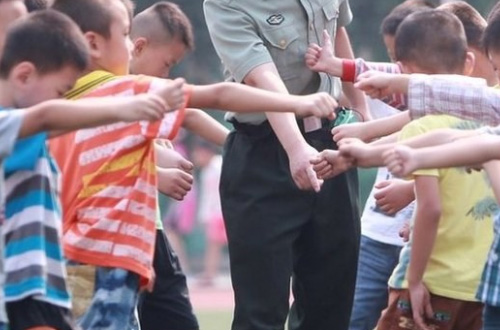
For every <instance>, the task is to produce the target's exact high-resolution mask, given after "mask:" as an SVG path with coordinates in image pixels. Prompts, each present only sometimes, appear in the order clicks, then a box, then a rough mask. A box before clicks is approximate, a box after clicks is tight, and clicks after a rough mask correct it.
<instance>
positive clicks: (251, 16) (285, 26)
mask: <svg viewBox="0 0 500 330" xmlns="http://www.w3.org/2000/svg"><path fill="white" fill-rule="evenodd" d="M204 9H205V17H206V21H207V25H208V28H209V31H210V36H211V38H212V42H213V44H214V46H215V49H216V51H217V53H218V55H219V57H220V58H221V60H222V62H223V64H224V67H225V74H226V77H227V78H228V80H233V81H236V82H242V81H243V79H244V78H245V76H246V75H247V74H248V73H249V72H250V71H251V70H252V69H254V68H255V67H257V66H259V65H262V64H265V63H269V62H274V64H275V65H276V67H277V69H278V72H279V74H280V76H281V79H282V80H283V82H284V83H285V85H286V87H287V88H288V91H289V92H290V93H291V94H299V95H304V94H311V93H314V92H317V91H326V92H329V93H330V94H331V95H333V96H334V97H338V96H339V94H340V90H341V87H340V81H339V79H337V78H333V77H331V76H329V75H327V74H324V73H321V74H318V73H315V72H313V71H311V70H309V69H308V68H307V66H306V64H305V59H304V56H305V53H306V51H307V48H308V46H309V44H310V43H317V44H320V42H321V36H322V32H323V30H324V29H326V30H327V31H328V32H329V33H330V35H332V37H335V33H336V30H337V27H338V26H345V25H347V24H348V23H349V22H350V21H351V19H352V13H351V10H350V7H349V2H348V0H205V3H204ZM256 111H265V109H256ZM230 116H235V118H236V119H237V120H238V121H239V122H244V123H253V124H259V123H261V122H263V121H264V120H265V119H266V117H265V114H264V113H262V112H261V113H256V114H231V115H230Z"/></svg>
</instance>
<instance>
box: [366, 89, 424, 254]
mask: <svg viewBox="0 0 500 330" xmlns="http://www.w3.org/2000/svg"><path fill="white" fill-rule="evenodd" d="M368 105H369V106H370V110H371V113H372V114H373V116H374V117H375V118H381V117H386V116H390V115H393V114H395V113H398V112H399V110H396V109H394V108H392V107H390V106H388V105H386V104H385V103H382V102H380V101H378V100H372V99H368ZM390 179H392V176H391V174H390V173H389V171H388V170H387V168H385V167H380V168H379V169H378V172H377V178H376V179H375V185H376V184H377V183H379V182H381V181H385V180H390ZM377 191H378V189H375V188H372V190H371V192H370V195H369V196H368V199H367V200H366V204H365V209H364V210H363V215H362V216H361V234H362V235H364V236H367V237H369V238H371V239H373V240H376V241H379V242H382V243H386V244H392V245H398V246H403V245H404V242H403V239H402V238H401V237H399V230H400V229H401V227H403V225H404V223H405V222H406V221H408V220H410V219H411V216H412V214H413V209H414V203H415V202H412V203H411V204H410V205H408V206H407V207H406V208H404V209H403V210H401V211H399V212H398V213H397V214H396V216H388V215H385V214H384V213H383V212H382V211H381V210H379V208H378V207H377V204H376V200H375V198H374V197H373V196H374V195H375V194H376V193H377Z"/></svg>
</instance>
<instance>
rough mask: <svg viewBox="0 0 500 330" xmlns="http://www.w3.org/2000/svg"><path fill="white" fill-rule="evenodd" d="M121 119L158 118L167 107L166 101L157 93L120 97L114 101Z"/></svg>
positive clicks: (130, 120) (128, 120)
mask: <svg viewBox="0 0 500 330" xmlns="http://www.w3.org/2000/svg"><path fill="white" fill-rule="evenodd" d="M114 105H115V107H116V108H117V114H118V117H119V118H120V120H121V121H125V122H134V121H139V120H149V121H154V120H159V119H161V118H163V116H164V114H165V111H166V109H167V104H166V102H165V101H164V100H163V99H161V98H160V97H158V96H157V95H148V94H141V95H137V96H131V97H122V98H119V99H117V101H116V102H114Z"/></svg>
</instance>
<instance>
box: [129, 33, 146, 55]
mask: <svg viewBox="0 0 500 330" xmlns="http://www.w3.org/2000/svg"><path fill="white" fill-rule="evenodd" d="M133 44H134V50H133V51H132V54H133V55H134V56H138V55H141V54H142V52H144V50H145V49H146V47H147V46H148V39H146V38H144V37H139V38H137V39H135V40H134V41H133Z"/></svg>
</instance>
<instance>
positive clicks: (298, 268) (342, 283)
mask: <svg viewBox="0 0 500 330" xmlns="http://www.w3.org/2000/svg"><path fill="white" fill-rule="evenodd" d="M306 140H308V142H309V143H310V144H311V145H313V146H314V147H316V148H317V149H318V150H322V149H325V148H332V147H334V144H333V142H332V141H331V139H328V140H327V139H323V141H321V140H310V139H307V136H306ZM357 191H358V183H357V173H356V171H355V170H352V171H350V172H347V173H345V174H343V175H340V176H337V177H335V178H333V179H330V180H328V181H326V182H325V183H324V185H323V187H322V190H321V192H320V193H315V192H309V191H301V190H299V189H298V188H297V187H296V186H295V184H294V182H293V180H292V177H291V175H290V170H289V163H288V157H287V155H286V153H285V151H284V150H283V148H282V147H281V144H280V142H279V141H278V139H277V138H276V136H275V134H274V132H273V131H272V129H271V128H270V126H269V124H268V123H267V122H265V123H264V124H261V125H258V126H252V125H243V124H237V125H236V131H235V132H232V133H231V134H230V136H229V138H228V140H227V142H226V146H225V155H224V163H223V168H222V176H221V189H220V193H221V199H222V210H223V214H224V219H225V222H226V228H227V234H228V240H229V256H230V262H231V263H230V265H231V277H232V283H233V288H234V291H235V303H236V307H235V311H234V319H233V325H232V329H233V330H281V329H283V328H284V324H285V320H286V318H287V315H288V312H289V292H290V278H291V277H292V280H293V282H292V290H293V295H294V299H295V300H294V303H293V306H292V308H291V310H290V320H289V324H290V325H289V328H290V329H293V330H336V329H339V330H346V329H348V326H349V319H350V314H351V308H352V302H353V293H354V286H355V280H356V268H357V261H358V250H359V231H360V225H359V211H358V206H357V198H358V197H357Z"/></svg>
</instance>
